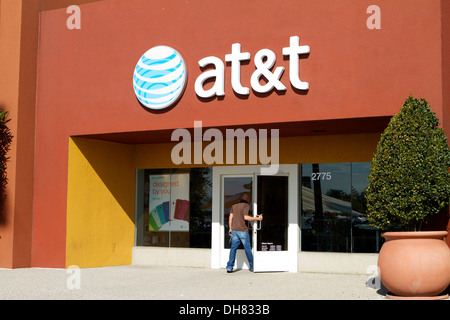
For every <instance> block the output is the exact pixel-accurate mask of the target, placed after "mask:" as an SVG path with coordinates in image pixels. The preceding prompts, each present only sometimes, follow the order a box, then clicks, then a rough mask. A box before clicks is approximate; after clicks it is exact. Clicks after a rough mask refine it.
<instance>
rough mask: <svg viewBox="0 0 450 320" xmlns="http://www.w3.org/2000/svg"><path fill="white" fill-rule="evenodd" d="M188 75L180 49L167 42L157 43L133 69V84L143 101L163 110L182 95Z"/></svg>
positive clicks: (137, 94) (148, 106)
mask: <svg viewBox="0 0 450 320" xmlns="http://www.w3.org/2000/svg"><path fill="white" fill-rule="evenodd" d="M186 79H187V69H186V64H185V63H184V60H183V57H182V56H181V55H180V54H179V53H178V51H176V50H175V49H172V48H170V47H167V46H157V47H153V48H151V49H150V50H148V51H147V52H146V53H144V55H143V56H142V57H141V58H140V59H139V61H138V63H137V65H136V68H135V70H134V76H133V87H134V92H135V94H136V97H137V98H138V100H139V101H140V102H141V104H143V105H144V106H145V107H147V108H150V109H154V110H161V109H164V108H167V107H169V106H171V105H172V104H174V103H175V102H176V101H177V100H178V99H179V98H180V97H181V95H182V94H183V91H184V88H185V86H186Z"/></svg>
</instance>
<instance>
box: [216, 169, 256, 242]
mask: <svg viewBox="0 0 450 320" xmlns="http://www.w3.org/2000/svg"><path fill="white" fill-rule="evenodd" d="M252 184H253V177H252V176H248V177H224V182H223V185H224V188H223V189H224V194H223V202H222V203H223V205H224V209H223V212H224V216H223V222H224V226H225V233H224V237H225V239H224V247H225V248H226V249H229V248H231V242H230V236H229V234H228V230H230V228H229V225H228V219H229V217H230V210H231V206H232V205H233V204H235V203H236V202H238V201H239V200H240V199H241V196H242V194H243V193H248V194H249V195H250V197H252ZM250 208H251V206H250ZM250 214H251V213H250ZM250 241H252V237H250ZM239 249H243V246H242V243H241V244H240V245H239Z"/></svg>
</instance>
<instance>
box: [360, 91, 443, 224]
mask: <svg viewBox="0 0 450 320" xmlns="http://www.w3.org/2000/svg"><path fill="white" fill-rule="evenodd" d="M438 126H439V120H438V119H437V117H436V115H435V113H434V112H433V111H432V110H431V108H430V106H429V105H428V102H427V101H426V100H425V99H416V98H413V97H412V96H409V98H408V99H406V101H405V103H404V104H403V106H402V108H401V109H400V111H399V113H398V114H396V115H395V116H393V117H392V119H391V121H390V122H389V125H388V127H387V128H386V129H385V131H384V132H383V134H382V135H381V139H380V141H379V143H378V146H377V150H376V153H375V155H374V158H373V160H372V164H371V170H370V175H369V186H368V188H367V195H366V198H367V215H366V217H367V219H368V220H369V222H370V224H371V225H372V226H373V227H375V228H377V229H381V230H389V229H392V228H395V227H400V228H402V229H403V230H405V229H406V230H408V231H419V230H420V229H421V225H422V223H423V222H424V221H425V220H426V218H427V216H429V215H433V214H436V213H438V212H440V211H441V210H442V209H445V208H448V205H449V199H450V173H449V167H450V149H449V146H448V144H447V137H446V136H445V135H444V132H443V130H442V128H439V127H438Z"/></svg>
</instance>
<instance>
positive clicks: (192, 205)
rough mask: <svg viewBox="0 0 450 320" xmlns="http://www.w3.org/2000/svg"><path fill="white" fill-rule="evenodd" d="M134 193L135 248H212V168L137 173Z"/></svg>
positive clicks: (149, 170)
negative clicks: (136, 246)
mask: <svg viewBox="0 0 450 320" xmlns="http://www.w3.org/2000/svg"><path fill="white" fill-rule="evenodd" d="M139 177H141V180H142V183H139ZM137 192H138V197H137V199H138V200H137V202H138V203H137V211H138V212H137V218H136V226H137V237H136V245H143V246H160V247H191V248H210V247H211V221H212V216H211V212H212V211H211V207H212V200H211V198H212V169H211V168H192V169H154V170H151V169H148V170H138V191H137Z"/></svg>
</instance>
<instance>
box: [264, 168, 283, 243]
mask: <svg viewBox="0 0 450 320" xmlns="http://www.w3.org/2000/svg"><path fill="white" fill-rule="evenodd" d="M257 179H258V186H257V192H258V196H257V199H258V214H261V213H262V214H263V217H264V219H263V221H262V224H261V230H259V231H258V232H257V236H258V241H257V243H258V245H257V250H258V251H285V250H288V247H287V243H288V241H287V233H288V228H287V227H288V177H286V176H258V178H257Z"/></svg>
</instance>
